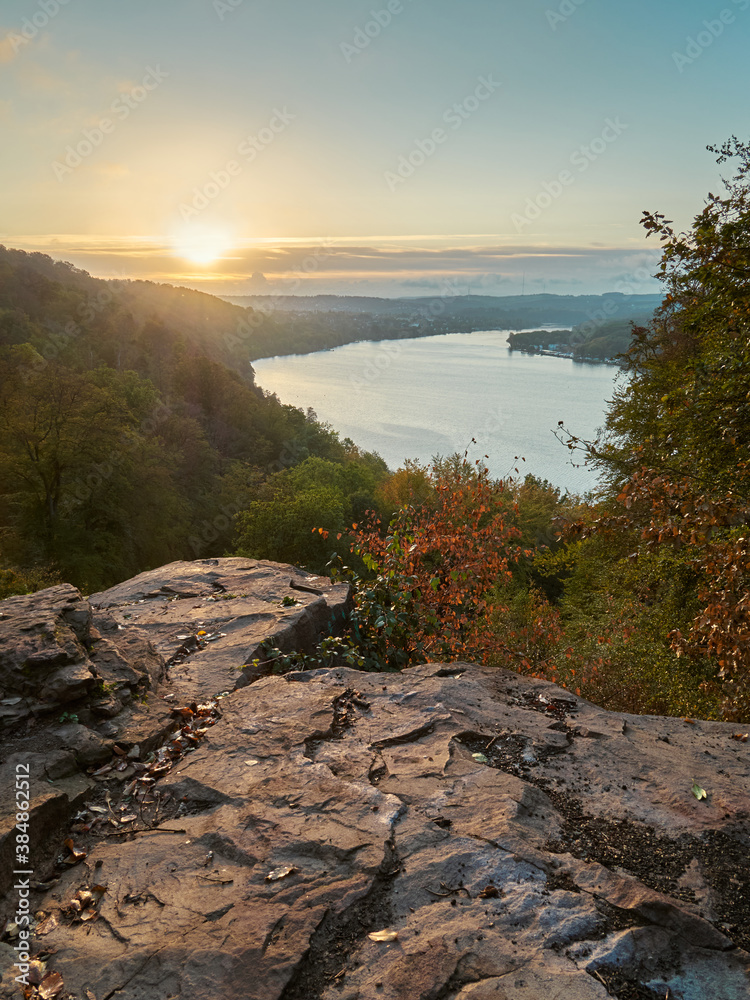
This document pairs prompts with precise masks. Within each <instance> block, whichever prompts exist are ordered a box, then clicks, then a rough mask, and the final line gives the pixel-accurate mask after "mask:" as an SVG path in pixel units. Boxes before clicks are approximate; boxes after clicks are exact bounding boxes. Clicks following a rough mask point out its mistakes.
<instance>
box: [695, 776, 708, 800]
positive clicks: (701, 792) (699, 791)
mask: <svg viewBox="0 0 750 1000" xmlns="http://www.w3.org/2000/svg"><path fill="white" fill-rule="evenodd" d="M691 791H692V793H693V795H694V796H695V797H696V799H698V801H700V800H701V799H706V798H708V792H707V791H706V789H705V788H701V786H700V785H699V784H698V782H697V781H694V782H693V787H692V788H691Z"/></svg>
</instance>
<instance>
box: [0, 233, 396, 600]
mask: <svg viewBox="0 0 750 1000" xmlns="http://www.w3.org/2000/svg"><path fill="white" fill-rule="evenodd" d="M247 316H248V313H247V312H246V311H245V310H242V309H239V308H238V307H235V306H231V305H229V304H227V303H225V302H222V301H221V300H219V299H215V298H213V297H212V296H209V295H203V294H201V293H198V292H191V291H188V290H185V289H179V288H171V287H170V286H161V285H159V286H157V285H153V284H150V283H147V282H115V283H108V282H104V281H99V280H97V279H94V278H91V277H90V276H89V275H87V274H86V273H85V272H82V271H79V270H77V269H76V268H73V267H72V266H70V265H68V264H64V263H59V262H53V261H52V260H51V259H50V258H49V257H46V256H44V255H42V254H25V253H23V252H21V251H14V250H5V249H2V250H0V560H1V561H0V566H2V567H4V580H5V585H4V587H5V592H8V591H9V590H10V591H12V590H18V589H27V588H28V586H33V585H34V584H39V583H43V582H46V581H48V580H50V579H55V578H57V577H61V578H64V579H66V580H69V581H71V582H73V583H75V584H77V585H79V586H81V587H82V588H83V589H84V590H93V589H95V588H98V587H100V586H105V585H109V584H111V583H114V582H115V581H117V580H121V579H124V578H126V577H128V576H130V575H132V574H133V573H137V572H140V571H141V570H143V569H146V568H148V567H152V566H156V565H159V564H161V563H164V562H167V561H169V560H172V559H178V558H188V559H192V558H196V557H198V556H207V555H212V554H215V553H221V552H223V551H224V549H225V548H226V546H227V545H228V544H229V542H230V540H231V538H232V534H233V530H234V529H233V517H234V515H235V514H236V513H237V512H238V511H239V510H241V509H244V508H245V507H246V506H247V504H248V503H250V502H251V500H252V499H253V497H254V496H255V490H256V489H257V488H258V486H259V484H261V483H263V482H265V481H266V480H267V479H268V478H269V477H272V476H273V475H274V474H275V473H278V472H280V471H281V470H284V469H287V468H291V467H294V466H298V465H300V464H301V463H304V461H305V460H306V459H307V458H309V457H311V456H312V457H315V458H316V459H318V460H320V461H322V462H329V463H332V464H334V465H337V466H338V465H342V466H350V467H352V468H358V467H359V466H360V465H362V466H363V467H366V468H367V469H368V470H371V478H372V480H373V482H374V481H375V480H377V478H378V477H379V476H380V477H382V476H384V475H385V472H386V470H385V466H384V463H383V462H382V461H380V460H379V459H378V458H377V457H375V456H368V455H360V453H359V452H358V450H357V449H356V447H355V446H354V445H353V444H352V443H351V442H349V441H345V442H341V441H340V440H339V438H338V436H337V435H336V433H335V432H334V431H332V430H330V429H328V428H325V427H323V426H321V425H320V424H319V423H318V422H317V421H316V419H315V417H314V415H313V414H305V413H303V412H301V411H300V410H297V409H295V408H293V407H290V406H283V405H282V404H281V403H280V402H279V401H278V399H276V397H274V396H271V395H267V394H265V393H263V391H262V390H261V389H259V388H258V387H257V386H256V385H255V384H254V378H253V371H252V367H251V366H250V364H249V361H248V360H247V353H248V352H247V347H246V336H249V335H250V332H252V329H251V328H249V327H243V325H242V324H243V322H244V320H245V318H246V317H247ZM262 323H263V320H262V318H261V321H260V323H259V324H258V327H261V326H262ZM243 330H246V331H250V332H248V333H247V334H245V333H243ZM243 337H245V342H244V343H243V339H242V338H243ZM368 482H369V480H368ZM371 488H372V487H371Z"/></svg>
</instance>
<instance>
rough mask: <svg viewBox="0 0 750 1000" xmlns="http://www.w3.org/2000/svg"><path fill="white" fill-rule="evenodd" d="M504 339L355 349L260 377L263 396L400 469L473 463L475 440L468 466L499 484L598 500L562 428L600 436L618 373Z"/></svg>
mask: <svg viewBox="0 0 750 1000" xmlns="http://www.w3.org/2000/svg"><path fill="white" fill-rule="evenodd" d="M506 338H507V332H503V331H489V332H481V333H468V334H460V333H456V334H447V335H443V336H437V337H422V338H418V339H415V340H399V341H386V342H381V343H362V344H347V345H346V346H345V347H338V348H336V349H335V350H331V351H321V352H320V353H318V354H307V355H293V356H291V357H283V358H267V359H265V360H262V361H256V362H254V363H253V367H254V368H255V370H256V379H257V382H258V384H259V385H261V386H262V387H263V388H264V389H266V390H269V391H271V392H275V393H276V394H277V395H278V396H279V398H280V399H281V401H282V402H284V403H292V404H293V405H295V406H300V407H302V408H303V409H306V408H307V407H308V406H311V407H312V408H313V409H314V410H315V412H316V413H317V414H318V417H319V418H320V419H321V420H323V421H327V422H328V423H330V424H331V425H332V426H333V427H334V428H335V429H336V430H337V431H339V433H340V435H341V437H350V438H352V440H353V441H355V442H356V443H357V444H358V445H359V446H360V447H362V448H365V449H367V450H368V451H377V452H378V453H379V454H380V455H382V456H383V458H384V459H385V460H386V462H387V463H388V465H389V466H390V467H391V468H392V469H396V468H397V467H398V466H399V465H401V464H402V463H403V461H404V459H405V458H416V459H419V460H420V461H422V462H429V461H430V460H431V459H432V457H433V456H435V455H450V454H453V453H454V452H461V453H463V452H464V451H465V450H466V448H467V447H468V446H469V444H470V442H471V439H472V438H475V439H476V441H477V446H476V447H474V446H472V447H471V450H470V457H472V458H478V457H480V456H483V455H485V454H486V455H487V456H488V458H487V464H488V465H489V467H490V469H491V471H492V473H493V474H494V475H495V476H505V475H507V474H508V473H509V472H510V471H511V470H512V469H513V468H514V467H516V466H517V467H518V469H519V471H520V473H521V474H522V475H523V474H525V473H526V472H533V473H534V475H536V476H539V477H540V478H546V479H549V480H550V481H551V482H553V483H554V484H555V485H556V486H560V487H562V488H563V489H568V490H570V491H571V492H583V491H585V490H587V489H592V488H593V487H594V486H595V485H596V477H595V475H594V473H593V472H592V471H591V470H589V469H583V468H575V467H573V466H572V465H571V464H570V452H569V451H568V450H567V448H565V447H564V446H563V445H561V444H560V443H559V442H558V441H557V440H556V438H555V436H554V434H553V431H554V430H555V428H557V425H558V421H560V420H562V421H564V423H565V426H566V427H568V428H569V429H570V430H571V431H573V432H574V433H575V434H577V435H578V436H579V437H584V438H588V437H593V436H595V433H596V430H597V428H598V427H599V426H600V425H601V424H602V422H603V418H604V413H605V409H606V402H607V400H609V399H610V398H611V396H612V391H613V385H614V380H615V377H616V375H617V368H615V367H612V366H609V365H584V364H577V363H575V362H573V361H570V360H568V359H565V358H552V357H531V356H529V355H525V354H518V353H511V352H510V351H508V348H507V345H506ZM516 456H518V457H519V461H516ZM521 458H525V459H526V461H525V463H521V461H520V459H521Z"/></svg>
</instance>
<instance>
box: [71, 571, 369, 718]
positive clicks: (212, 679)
mask: <svg viewBox="0 0 750 1000" xmlns="http://www.w3.org/2000/svg"><path fill="white" fill-rule="evenodd" d="M89 600H90V602H91V604H92V605H93V606H94V607H95V608H98V609H99V608H100V609H106V610H107V611H108V613H109V615H110V616H111V617H112V618H113V619H114V620H115V621H116V622H117V623H118V624H119V625H120V626H121V627H122V628H124V629H127V628H128V627H132V626H138V629H139V630H140V631H142V632H143V633H145V634H146V635H147V636H148V638H149V639H150V640H151V642H152V643H153V644H154V646H155V647H156V649H157V650H158V651H159V653H161V654H162V655H163V656H164V658H165V659H166V660H168V661H169V660H170V659H171V658H173V657H174V656H175V655H176V654H178V651H179V650H180V648H181V647H182V646H183V645H184V643H185V641H186V640H185V638H182V639H181V638H179V637H180V636H183V637H185V636H198V638H200V639H201V642H202V648H200V649H197V650H196V651H194V652H191V653H190V655H188V656H186V657H185V658H184V659H181V660H180V662H179V663H178V664H177V665H175V666H173V667H172V668H171V670H170V677H171V679H172V681H173V683H174V686H175V689H176V690H177V691H178V692H180V696H182V695H183V694H184V696H185V697H188V698H189V699H193V698H199V699H200V698H208V697H211V696H213V695H215V694H218V693H219V692H221V691H231V690H233V689H234V688H235V687H241V686H243V685H245V684H248V683H250V682H251V681H253V680H255V679H256V678H257V677H259V676H262V675H263V673H264V672H265V673H267V672H268V668H265V670H264V668H263V667H260V668H255V667H253V665H252V661H253V660H256V659H260V660H262V659H263V653H262V651H261V649H260V646H261V643H262V642H264V641H265V640H268V639H273V641H274V642H275V644H276V645H277V646H278V647H279V648H280V649H281V650H282V651H283V652H291V651H292V650H300V651H307V650H311V649H312V647H313V646H314V645H315V643H316V642H317V641H318V639H319V638H320V637H321V635H325V634H328V633H329V632H331V631H335V630H336V629H337V628H338V627H339V626H340V625H341V624H342V622H343V618H344V615H345V613H346V611H347V610H348V608H349V605H350V601H351V597H350V588H349V586H348V584H332V583H331V581H330V580H329V579H328V578H327V577H320V576H313V575H311V574H309V573H305V572H304V571H302V570H299V569H297V568H296V567H294V566H288V565H285V564H283V563H272V562H265V561H259V560H254V559H242V558H226V559H201V560H198V561H196V562H176V563H170V564H169V565H168V566H162V567H161V568H160V569H157V570H152V571H151V572H148V573H141V574H140V575H139V576H136V577H134V578H133V579H132V580H128V581H127V582H126V583H122V584H119V585H118V586H116V587H112V588H111V589H110V590H106V591H103V592H101V593H98V594H92V595H91V597H90V598H89ZM200 633H205V637H203V636H201V635H200ZM178 659H179V657H178Z"/></svg>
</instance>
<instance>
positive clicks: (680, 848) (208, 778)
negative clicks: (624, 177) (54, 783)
mask: <svg viewBox="0 0 750 1000" xmlns="http://www.w3.org/2000/svg"><path fill="white" fill-rule="evenodd" d="M183 579H184V578H181V579H180V585H181V584H182V580H183ZM156 582H158V579H157V581H156ZM139 586H140V585H139ZM238 589H239V588H238ZM133 593H134V592H133ZM100 598H101V595H100ZM137 599H138V600H146V599H147V598H137ZM190 599H191V600H196V598H195V597H191V598H190ZM118 600H120V599H119V598H118ZM153 600H156V598H154V599H153ZM181 603H183V602H181ZM122 607H123V605H122V604H121V603H118V605H117V607H116V612H115V613H116V614H120V615H121V614H122ZM141 607H143V606H141ZM203 616H204V620H205V619H206V612H205V609H203ZM144 619H145V620H144ZM191 620H192V619H191ZM151 623H152V618H151V612H150V611H149V609H148V608H147V609H146V611H145V612H144V615H141V616H140V620H139V626H141V627H143V626H144V625H145V626H146V627H147V628H148V626H149V625H151ZM224 630H225V631H228V629H226V627H225V628H224ZM150 634H151V635H152V636H154V637H155V641H158V640H159V636H160V633H159V631H158V626H157V625H156V624H154V626H153V628H152V629H151V631H150ZM240 635H241V633H240V630H237V632H236V634H235V636H236V638H237V640H238V642H237V645H236V648H242V643H241V642H240V641H239V640H240ZM161 648H162V649H163V650H164V652H168V650H167V649H166V647H164V646H162V647H161ZM213 655H216V656H217V659H218V660H219V663H220V665H219V666H218V667H216V670H217V671H218V672H219V674H221V671H223V670H224V666H223V660H222V654H221V653H220V651H219V649H218V647H217V652H216V653H215V654H214V651H213V649H212V648H209V649H207V650H206V651H205V652H204V653H203V654H202V656H203V663H204V669H205V670H206V671H209V672H210V671H212V669H213V668H212V667H211V666H210V658H211V657H212V656H213ZM196 662H197V661H196ZM212 676H214V675H213V674H212ZM220 704H221V710H222V713H223V717H222V718H221V719H220V720H219V721H218V722H217V723H216V724H215V725H214V726H213V727H212V728H210V729H208V731H207V733H206V735H205V738H204V739H203V741H202V743H201V744H200V746H199V747H198V748H197V749H195V750H194V751H193V752H191V753H188V754H187V755H185V756H184V757H182V758H181V759H180V760H179V761H178V762H177V763H175V764H174V766H173V767H172V769H171V771H170V772H169V773H168V774H166V776H164V777H163V778H161V780H160V781H159V782H158V786H159V789H160V794H162V795H165V796H171V801H172V802H173V803H179V807H178V808H177V809H176V810H175V811H174V812H173V813H172V814H171V815H170V816H169V818H168V819H167V820H163V819H162V820H160V822H159V823H158V824H157V825H156V827H155V828H153V829H141V830H140V832H131V833H128V834H124V833H123V834H121V835H120V836H119V837H112V836H110V837H108V838H107V839H99V840H92V841H91V843H89V845H88V849H89V854H88V857H87V858H86V859H85V861H83V862H82V863H81V864H79V865H76V866H73V867H69V868H68V869H67V870H65V871H63V872H62V874H61V877H60V882H59V884H58V885H57V886H55V887H54V888H52V889H51V890H50V891H48V892H47V893H46V895H44V894H42V893H40V894H39V896H38V897H37V901H36V902H35V908H38V909H41V910H42V911H43V913H44V915H45V916H44V917H43V919H44V923H43V924H42V925H41V926H40V928H39V932H40V934H41V932H42V931H44V933H43V935H42V936H40V937H38V938H37V946H39V947H43V948H44V949H46V950H47V951H48V952H53V957H52V958H51V960H50V963H49V968H54V969H55V970H57V971H59V972H60V973H61V974H62V976H63V978H64V981H65V989H66V991H68V992H67V993H66V994H64V995H65V996H69V997H76V998H80V1000H83V998H87V1000H92V998H94V1000H109V998H112V997H115V996H116V997H117V998H118V1000H173V998H175V997H189V998H190V1000H203V998H206V1000H209V998H210V1000H215V998H222V1000H235V998H236V1000H239V998H242V1000H246V998H252V1000H371V998H383V1000H540V998H546V997H549V998H550V1000H603V998H605V997H607V996H620V997H627V998H633V997H636V998H640V997H646V998H648V997H652V998H657V997H658V998H664V997H666V996H667V995H669V996H670V998H673V1000H706V998H712V1000H714V998H715V1000H745V998H746V997H747V996H748V995H750V955H748V951H747V949H748V948H749V947H750V871H749V866H748V847H749V846H750V781H749V780H748V779H749V778H750V760H749V756H748V753H749V752H748V744H743V743H741V742H739V741H737V740H736V739H734V738H733V736H734V734H735V727H732V726H729V725H725V724H720V723H705V722H696V723H690V722H686V721H684V720H679V719H663V718H650V717H636V716H625V715H618V714H612V713H607V712H604V711H602V710H601V709H599V708H597V707H596V706H593V705H591V704H589V703H587V702H585V701H583V700H581V699H578V698H575V697H573V696H571V695H570V694H568V693H567V692H564V691H561V690H560V689H557V688H555V687H553V686H552V685H548V684H544V683H542V682H536V681H530V680H527V679H523V678H520V677H519V676H517V675H515V674H511V673H508V672H505V671H488V670H486V669H483V668H480V667H476V666H471V665H463V664H451V665H449V666H444V665H443V666H441V665H439V664H438V665H436V664H431V665H426V666H422V667H415V668H411V669H409V670H407V671H405V672H404V673H403V674H399V675H395V674H362V673H358V672H355V671H351V670H344V669H337V670H326V671H315V672H311V673H307V674H300V673H296V674H288V675H286V676H285V677H267V678H264V679H261V680H259V681H257V682H256V683H254V684H252V685H251V686H246V687H243V688H241V689H239V690H236V691H234V692H233V693H232V694H230V695H229V696H227V697H225V698H223V699H222V700H221V702H220ZM694 782H697V783H698V784H699V785H700V786H702V787H703V788H704V789H705V790H706V791H707V798H705V799H703V800H698V799H697V798H696V797H695V795H694V794H693V792H692V787H693V784H694ZM115 808H119V807H118V806H116V805H115ZM76 839H77V840H81V841H82V840H83V837H82V836H80V837H77V838H76ZM96 883H99V884H101V885H103V886H106V890H107V891H106V893H105V894H104V895H103V896H102V898H101V900H100V901H98V902H97V903H96V909H97V913H96V914H91V916H92V917H93V919H91V920H85V921H82V920H81V918H80V913H78V914H77V912H76V909H75V906H72V905H71V904H72V902H73V900H74V899H75V898H76V894H79V895H78V899H79V900H80V899H81V898H82V897H81V896H80V893H79V891H80V890H81V889H82V888H84V887H88V888H89V889H91V888H92V887H93V886H94V884H96ZM79 905H80V904H79ZM83 905H84V909H85V906H86V905H88V904H87V903H86V902H85V900H84V904H83ZM55 922H57V926H56V927H55V926H54V925H55ZM380 931H384V932H386V933H385V935H381V937H385V940H373V939H372V938H371V935H372V934H373V933H375V932H380ZM4 960H5V959H4V958H3V954H2V953H0V966H1V965H2V962H3V961H4ZM4 975H5V973H4ZM6 981H7V977H6V978H4V979H3V982H2V984H0V996H13V995H18V994H14V993H13V992H12V991H10V992H9V991H8V989H7V987H6ZM3 989H5V992H4V993H3V992H2V991H3ZM649 991H650V992H649ZM667 991H669V993H668V992H667Z"/></svg>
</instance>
